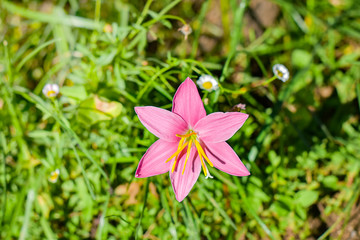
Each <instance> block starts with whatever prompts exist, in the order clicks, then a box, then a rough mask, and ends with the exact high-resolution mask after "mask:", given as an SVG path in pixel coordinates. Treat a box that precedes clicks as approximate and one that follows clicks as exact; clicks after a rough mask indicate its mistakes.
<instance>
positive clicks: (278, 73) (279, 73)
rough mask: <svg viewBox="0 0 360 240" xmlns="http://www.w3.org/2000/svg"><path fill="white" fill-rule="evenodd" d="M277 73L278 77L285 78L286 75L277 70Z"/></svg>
mask: <svg viewBox="0 0 360 240" xmlns="http://www.w3.org/2000/svg"><path fill="white" fill-rule="evenodd" d="M276 73H277V75H278V76H279V77H283V76H284V74H283V73H282V72H281V71H280V70H276Z"/></svg>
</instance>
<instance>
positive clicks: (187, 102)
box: [172, 78, 206, 127]
mask: <svg viewBox="0 0 360 240" xmlns="http://www.w3.org/2000/svg"><path fill="white" fill-rule="evenodd" d="M172 111H173V112H174V113H177V114H179V115H180V116H181V117H182V118H183V119H184V120H185V121H186V122H187V123H188V124H189V126H190V127H193V126H195V124H196V123H197V122H198V121H199V120H200V119H201V118H203V117H205V116H206V112H205V108H204V104H203V102H202V101H201V98H200V95H199V92H198V90H197V88H196V85H195V83H194V82H193V81H192V80H191V79H190V78H187V79H186V80H185V81H184V82H183V83H182V84H180V86H179V88H178V89H177V91H176V93H175V95H174V99H173V107H172Z"/></svg>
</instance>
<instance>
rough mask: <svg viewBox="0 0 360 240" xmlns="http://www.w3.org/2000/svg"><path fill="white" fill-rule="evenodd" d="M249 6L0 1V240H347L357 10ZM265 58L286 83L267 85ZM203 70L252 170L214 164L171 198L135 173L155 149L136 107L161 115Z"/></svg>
mask: <svg viewBox="0 0 360 240" xmlns="http://www.w3.org/2000/svg"><path fill="white" fill-rule="evenodd" d="M255 2H256V1H241V2H240V1H235V0H230V1H211V0H207V1H202V2H198V1H180V0H176V1H171V0H166V1H152V0H148V1H100V0H96V1H81V4H80V2H77V1H73V0H69V1H66V0H59V1H50V2H48V1H47V2H42V1H17V2H16V3H13V2H11V1H1V2H0V33H1V34H0V41H1V46H0V79H1V80H0V119H1V120H0V129H1V131H0V162H1V166H0V229H1V231H0V238H1V239H13V238H19V239H37V238H39V239H57V238H60V239H84V238H94V239H134V238H135V239H154V238H157V239H184V238H188V239H243V238H244V239H305V238H309V237H319V238H320V239H326V238H327V237H329V236H330V237H332V238H342V237H344V238H350V237H349V236H350V235H347V234H349V232H350V231H352V230H351V229H354V226H353V225H351V224H352V222H351V221H349V219H350V218H351V217H352V216H353V215H354V211H353V210H352V209H353V208H354V207H355V206H358V205H359V194H360V191H359V189H360V180H359V178H358V176H359V172H360V162H359V159H360V147H359V146H360V127H359V124H358V122H359V118H360V115H359V110H360V107H359V104H360V82H359V79H360V71H359V63H360V62H359V57H360V48H359V46H358V45H359V44H358V41H359V39H360V35H359V32H360V22H359V12H360V8H359V4H357V1H355V0H347V1H343V2H342V1H325V0H321V1H314V0H307V1H297V2H295V1H293V2H292V1H283V0H275V1H272V3H269V2H266V1H265V5H266V4H270V5H267V7H265V10H262V11H265V12H266V14H264V12H261V5H262V6H263V7H264V6H265V5H263V4H264V1H257V2H260V3H259V5H257V3H255ZM269 6H270V7H269ZM268 13H274V15H273V17H271V14H268ZM187 23H188V24H190V26H191V27H192V28H193V33H192V34H190V35H189V36H188V39H187V40H185V39H184V36H183V35H182V34H181V33H180V32H179V31H177V29H178V28H180V27H182V26H183V25H185V24H187ZM276 63H282V64H284V65H286V66H287V67H288V68H289V71H290V75H291V77H290V80H289V81H288V82H286V83H282V82H281V81H279V80H275V81H272V82H271V83H270V84H268V85H266V84H263V83H265V82H266V80H267V79H269V78H271V77H272V69H271V68H272V65H274V64H276ZM202 74H210V75H213V76H215V77H216V78H217V79H219V82H220V88H219V89H218V90H216V91H214V92H210V93H209V92H205V91H204V92H201V96H202V98H203V101H204V104H205V108H206V111H207V113H208V114H209V113H212V112H215V111H230V110H231V109H234V108H233V107H234V106H236V105H237V104H239V103H243V104H246V110H245V111H246V113H248V114H249V115H250V117H249V119H248V120H247V121H246V123H245V124H244V126H243V127H242V128H241V130H240V131H239V132H238V133H236V134H235V135H234V136H233V137H232V138H231V139H230V140H229V141H228V142H229V144H230V145H231V146H232V147H233V148H234V150H235V152H236V153H237V154H238V155H239V156H240V157H241V159H242V161H243V162H244V163H245V165H246V166H247V167H248V169H249V170H250V172H251V175H250V176H249V177H242V178H238V177H234V176H230V175H228V174H226V173H223V172H221V171H218V170H217V169H214V168H211V169H210V172H211V174H212V175H214V179H207V180H205V177H204V176H203V175H202V174H201V175H200V178H199V181H198V182H197V183H196V184H195V186H194V188H193V190H192V191H191V192H190V194H189V196H188V197H187V198H186V199H185V200H184V201H183V202H182V203H178V202H177V201H176V200H175V196H174V193H173V190H172V187H171V183H170V180H169V177H168V175H167V174H163V175H159V176H154V177H150V178H148V179H136V178H135V177H134V173H135V170H136V167H137V164H138V162H139V160H140V158H141V156H142V155H143V154H144V153H145V152H146V150H147V148H148V147H149V146H150V145H151V144H152V143H153V142H154V141H155V140H156V137H155V136H153V135H152V134H151V133H150V132H148V131H147V130H146V129H145V128H144V127H143V126H142V124H141V123H140V122H139V120H138V118H137V116H136V114H135V112H134V107H135V106H147V105H152V106H157V107H161V108H164V109H170V108H171V100H172V96H173V95H174V93H175V91H176V88H177V87H178V86H179V84H180V83H181V82H182V81H183V80H185V78H186V77H188V76H189V77H191V78H192V79H193V80H196V79H197V78H198V77H199V76H200V75H202ZM46 83H56V84H58V85H60V94H59V95H58V96H57V97H55V98H53V99H48V98H46V97H45V96H44V95H43V94H42V92H41V91H42V89H43V87H44V86H45V84H46ZM164 161H165V160H164ZM55 169H59V171H60V176H59V179H58V181H57V182H56V183H52V182H50V181H49V180H48V179H49V176H50V174H51V172H53V171H54V170H55ZM334 216H336V218H335V220H334ZM358 234H360V233H358Z"/></svg>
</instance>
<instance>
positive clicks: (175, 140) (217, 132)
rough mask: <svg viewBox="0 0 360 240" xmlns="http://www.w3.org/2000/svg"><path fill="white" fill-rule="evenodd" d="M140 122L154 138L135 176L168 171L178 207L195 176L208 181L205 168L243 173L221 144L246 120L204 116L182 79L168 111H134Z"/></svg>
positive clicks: (190, 86) (194, 93)
mask: <svg viewBox="0 0 360 240" xmlns="http://www.w3.org/2000/svg"><path fill="white" fill-rule="evenodd" d="M135 112H136V114H137V115H138V117H139V119H140V121H141V123H142V124H143V125H144V126H145V127H146V128H147V129H148V130H149V131H150V132H151V133H153V134H154V135H155V136H157V137H158V138H160V139H159V140H157V141H156V142H155V143H154V144H153V145H151V146H150V148H149V149H148V150H147V151H146V153H145V154H144V156H143V157H142V158H141V160H140V163H139V165H138V168H137V170H136V174H135V177H137V178H144V177H150V176H154V175H158V174H162V173H165V172H167V171H169V173H170V180H171V183H172V186H173V189H174V192H175V196H176V199H177V200H178V201H179V202H181V201H182V200H183V199H184V198H185V197H186V196H187V195H188V194H189V192H190V190H191V188H192V187H193V186H194V184H195V182H196V180H197V179H198V177H199V175H200V171H201V168H202V169H203V171H204V174H205V176H206V177H212V176H211V175H210V173H209V171H208V169H207V166H206V164H209V165H210V166H212V167H213V166H214V167H216V168H217V169H219V170H221V171H223V172H226V173H228V174H231V175H235V176H248V175H250V173H249V171H248V170H247V169H246V167H245V166H244V164H243V163H242V162H241V160H240V159H239V157H238V156H237V155H236V153H235V152H234V150H233V149H232V148H231V147H230V146H229V145H228V144H227V143H226V142H225V141H226V140H228V139H229V138H231V137H232V136H233V135H234V134H235V132H236V131H237V130H238V129H239V128H241V126H242V125H243V124H244V122H245V120H246V119H247V118H248V116H249V115H247V114H245V113H241V112H226V113H222V112H216V113H212V114H209V115H207V116H206V112H205V108H204V105H203V103H202V101H201V98H200V95H199V92H198V91H197V88H196V85H195V84H194V82H193V81H192V80H191V79H190V78H187V79H186V80H185V81H184V82H183V83H182V84H181V85H180V86H179V88H178V90H177V91H176V93H175V96H174V99H173V107H172V111H171V112H170V111H167V110H164V109H161V108H157V107H150V106H149V107H135Z"/></svg>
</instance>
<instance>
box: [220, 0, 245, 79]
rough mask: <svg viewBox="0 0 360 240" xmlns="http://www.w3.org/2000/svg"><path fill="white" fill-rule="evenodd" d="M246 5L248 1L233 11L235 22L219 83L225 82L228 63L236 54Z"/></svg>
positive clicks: (242, 2) (241, 3)
mask: <svg viewBox="0 0 360 240" xmlns="http://www.w3.org/2000/svg"><path fill="white" fill-rule="evenodd" d="M248 5H249V0H244V1H241V2H240V4H239V7H238V8H237V9H236V11H235V16H234V18H235V22H234V26H233V29H235V30H234V34H232V35H231V44H230V51H229V54H228V57H227V59H226V62H225V64H224V68H223V71H222V73H221V76H220V79H219V81H220V82H223V81H224V80H225V77H226V76H227V74H228V70H229V65H230V62H231V60H232V58H233V57H234V55H235V53H236V46H237V44H238V43H239V41H240V38H241V33H242V26H243V24H242V22H243V21H242V20H243V17H244V14H245V10H246V8H247V6H248Z"/></svg>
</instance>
